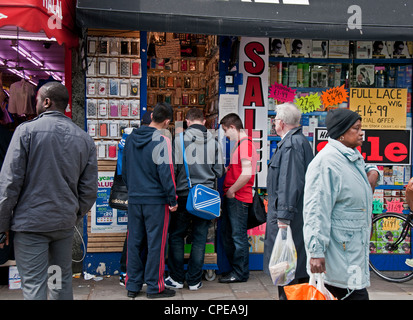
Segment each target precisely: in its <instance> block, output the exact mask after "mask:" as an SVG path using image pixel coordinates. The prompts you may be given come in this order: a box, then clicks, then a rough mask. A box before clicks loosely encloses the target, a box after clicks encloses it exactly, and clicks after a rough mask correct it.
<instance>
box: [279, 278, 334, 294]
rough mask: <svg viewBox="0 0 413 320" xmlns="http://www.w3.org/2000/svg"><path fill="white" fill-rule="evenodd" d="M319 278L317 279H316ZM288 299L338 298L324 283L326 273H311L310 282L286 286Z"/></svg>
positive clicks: (285, 290)
mask: <svg viewBox="0 0 413 320" xmlns="http://www.w3.org/2000/svg"><path fill="white" fill-rule="evenodd" d="M316 278H317V279H316ZM284 292H285V295H286V296H287V300H337V299H336V298H335V297H334V296H333V295H332V294H331V292H330V291H328V290H327V288H326V287H325V285H324V275H323V274H320V273H317V274H310V282H309V283H300V284H293V285H291V286H285V287H284Z"/></svg>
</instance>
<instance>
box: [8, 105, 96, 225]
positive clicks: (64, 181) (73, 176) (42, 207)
mask: <svg viewBox="0 0 413 320" xmlns="http://www.w3.org/2000/svg"><path fill="white" fill-rule="evenodd" d="M11 144H13V145H15V144H20V146H21V148H14V149H13V152H12V153H9V154H8V155H7V156H6V159H5V162H4V166H5V167H6V169H7V166H13V167H15V168H16V169H15V170H13V172H14V173H15V174H16V173H17V174H18V175H19V174H20V175H21V177H20V179H19V177H15V178H14V179H16V178H17V179H18V181H19V182H20V183H21V184H22V186H21V191H20V199H19V201H18V203H17V205H16V207H15V208H14V215H13V220H12V230H15V231H42V232H46V231H52V230H59V229H66V228H70V227H72V226H73V225H74V224H75V222H76V218H77V216H76V214H77V213H78V212H79V211H80V212H82V214H84V213H85V210H88V208H86V207H88V205H86V206H85V205H84V204H83V203H84V202H87V203H92V204H93V202H94V200H93V197H91V196H89V197H90V200H89V201H88V199H85V198H83V199H80V201H79V200H78V196H79V188H78V181H79V177H81V176H84V177H85V178H88V181H90V184H88V183H84V185H82V188H83V189H85V188H86V189H90V190H96V185H97V176H96V174H93V175H88V172H90V173H92V172H93V171H96V172H97V163H96V162H95V157H94V156H95V155H96V149H95V145H94V143H93V140H92V139H91V138H90V136H89V135H88V134H87V133H86V132H85V131H83V130H81V129H80V128H79V127H78V126H77V125H75V124H74V123H73V122H72V121H71V120H70V119H69V118H67V117H66V116H65V115H64V114H62V113H61V112H59V111H48V112H45V113H42V114H41V115H40V116H39V117H38V118H36V119H35V120H32V121H28V122H26V123H23V124H21V125H20V126H19V127H18V128H17V129H16V132H15V134H14V138H13V140H12V142H11ZM21 161H27V170H26V172H22V171H19V170H18V166H20V165H21ZM88 165H91V167H88V172H84V170H85V168H86V167H87V166H88ZM2 183H3V182H0V184H2ZM14 187H15V190H18V189H17V188H18V186H17V185H16V186H14ZM86 193H87V194H89V195H91V194H93V192H86ZM11 205H13V204H11Z"/></svg>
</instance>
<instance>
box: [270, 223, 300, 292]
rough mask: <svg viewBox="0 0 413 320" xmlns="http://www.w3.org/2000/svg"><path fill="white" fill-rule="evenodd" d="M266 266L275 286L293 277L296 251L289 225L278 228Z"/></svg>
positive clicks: (286, 282) (295, 266)
mask: <svg viewBox="0 0 413 320" xmlns="http://www.w3.org/2000/svg"><path fill="white" fill-rule="evenodd" d="M268 267H269V270H270V275H271V279H272V283H273V284H274V285H276V286H285V285H287V284H288V283H290V282H291V281H292V280H293V279H294V277H295V270H296V269H297V251H296V249H295V245H294V240H293V235H292V232H291V227H290V226H288V227H287V228H281V229H279V230H278V234H277V237H276V238H275V242H274V247H273V249H272V253H271V258H270V263H269V266H268Z"/></svg>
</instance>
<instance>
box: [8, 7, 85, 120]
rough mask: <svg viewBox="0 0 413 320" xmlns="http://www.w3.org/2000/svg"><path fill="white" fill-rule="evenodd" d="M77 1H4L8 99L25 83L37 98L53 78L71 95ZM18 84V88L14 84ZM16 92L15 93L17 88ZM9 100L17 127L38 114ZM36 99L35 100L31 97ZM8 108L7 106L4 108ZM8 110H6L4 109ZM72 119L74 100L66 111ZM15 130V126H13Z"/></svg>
mask: <svg viewBox="0 0 413 320" xmlns="http://www.w3.org/2000/svg"><path fill="white" fill-rule="evenodd" d="M74 13H75V1H71V0H63V1H57V2H53V1H43V0H30V1H27V0H25V1H22V0H17V1H2V3H1V4H0V42H1V43H0V48H1V49H0V72H1V73H2V75H3V81H2V85H3V89H6V92H5V93H4V94H6V95H7V96H8V97H9V95H10V89H11V87H14V88H13V89H12V90H11V91H12V93H13V92H15V93H16V92H17V94H18V92H19V90H20V89H22V88H23V85H21V84H20V85H19V84H17V82H18V81H20V80H21V81H22V82H24V83H25V85H24V86H25V87H27V90H28V91H29V92H31V95H32V96H35V94H36V92H37V90H36V89H37V87H38V86H39V85H41V84H42V83H44V82H45V81H48V80H51V79H54V80H57V81H61V82H62V83H64V84H65V85H66V87H67V89H68V91H69V93H70V97H71V92H72V51H71V50H72V49H73V48H77V46H78V44H79V38H78V35H77V34H76V27H75V20H74ZM13 84H15V85H13ZM16 88H18V89H17V91H15V90H14V89H16ZM15 95H16V94H12V95H11V96H10V97H9V98H10V100H11V103H10V101H9V104H10V106H11V109H10V110H8V112H9V115H8V114H7V113H4V114H6V115H7V118H9V117H10V118H11V119H9V120H7V119H6V120H4V121H12V122H14V120H17V121H16V124H18V123H20V122H21V121H24V119H26V118H27V119H30V118H32V117H33V116H34V115H35V110H34V108H33V107H34V106H33V105H32V104H30V105H28V106H26V107H23V108H21V107H18V108H15V107H14V103H13V100H14V97H13V96H15ZM32 99H34V97H32ZM3 107H4V108H6V105H3ZM3 111H5V110H3ZM66 115H67V116H69V117H71V116H72V100H71V99H70V101H69V106H68V108H67V110H66ZM14 127H15V126H14Z"/></svg>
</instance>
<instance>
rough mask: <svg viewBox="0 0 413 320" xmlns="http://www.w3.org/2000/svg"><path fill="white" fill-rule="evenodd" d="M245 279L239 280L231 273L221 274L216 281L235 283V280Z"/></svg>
mask: <svg viewBox="0 0 413 320" xmlns="http://www.w3.org/2000/svg"><path fill="white" fill-rule="evenodd" d="M245 281H246V280H241V279H239V278H237V277H235V276H234V275H233V274H232V273H230V274H228V275H226V276H222V277H221V278H219V280H218V282H220V283H235V282H245Z"/></svg>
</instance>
